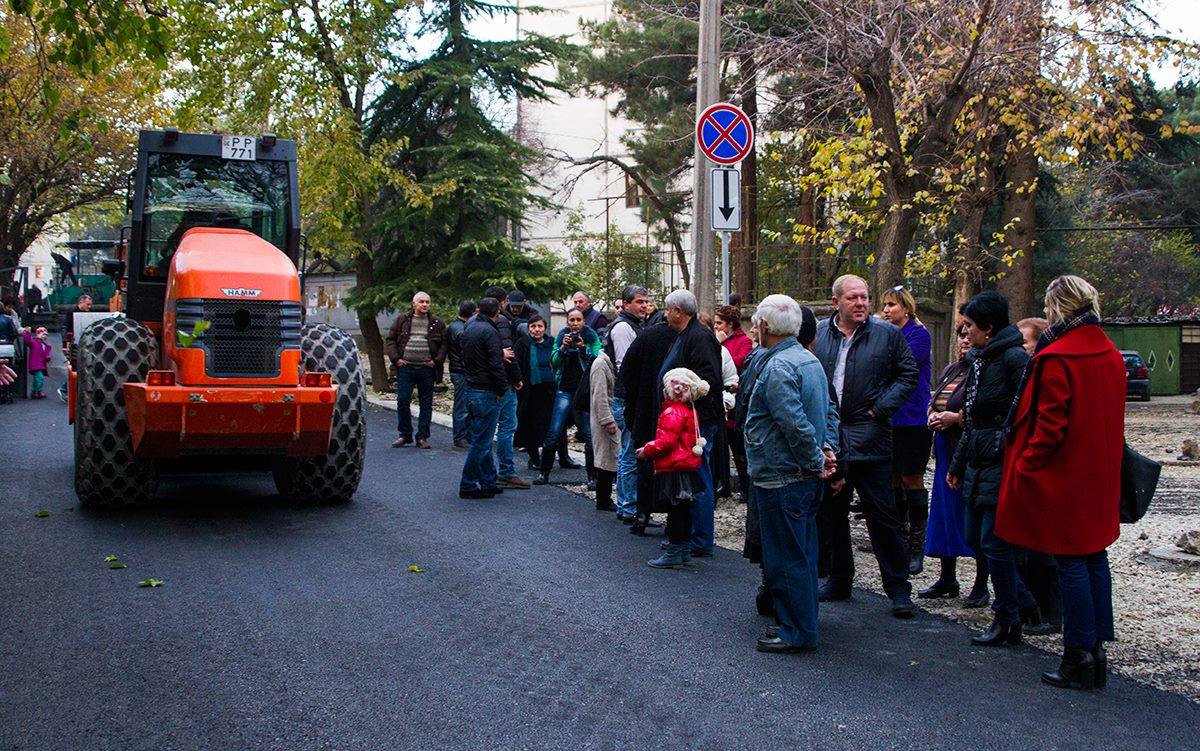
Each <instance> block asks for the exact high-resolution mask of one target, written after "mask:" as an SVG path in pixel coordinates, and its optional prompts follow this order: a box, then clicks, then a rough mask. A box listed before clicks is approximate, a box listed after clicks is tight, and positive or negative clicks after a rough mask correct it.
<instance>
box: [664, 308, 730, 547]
mask: <svg viewBox="0 0 1200 751" xmlns="http://www.w3.org/2000/svg"><path fill="white" fill-rule="evenodd" d="M663 310H664V312H665V315H666V319H667V325H668V326H669V327H671V329H672V330H673V331H675V332H676V333H677V334H678V336H677V337H676V339H675V344H674V345H673V346H672V347H671V351H670V352H668V353H667V357H666V360H665V361H664V362H663V364H662V367H661V369H660V370H659V372H658V380H659V382H660V383H661V382H662V378H663V376H664V375H665V374H666V372H667V371H668V370H671V369H672V368H687V369H689V370H691V371H692V372H693V373H695V374H696V375H698V376H699V377H700V378H701V379H702V380H704V381H707V382H708V395H707V396H705V397H703V398H702V399H700V400H698V401H697V402H696V415H697V417H698V418H699V420H700V435H701V436H703V437H704V439H705V446H704V461H703V462H702V463H701V465H700V472H699V474H700V480H701V481H702V482H703V484H704V492H703V493H700V494H699V495H697V496H696V500H695V504H696V505H695V507H694V508H693V509H692V541H691V546H690V549H689V553H690V554H691V555H693V556H697V557H706V556H711V555H712V554H713V551H714V550H715V541H714V529H713V512H714V511H715V509H716V493H715V492H714V488H713V473H712V448H713V442H714V441H715V440H716V437H717V430H718V429H719V427H720V421H721V420H723V419H725V405H724V403H723V401H722V396H721V395H722V394H723V393H724V382H723V380H722V378H721V343H720V342H718V341H717V336H716V334H714V333H713V332H712V331H710V330H709V329H706V328H705V327H704V326H701V325H700V320H699V318H698V317H697V312H698V306H697V304H696V296H695V295H693V294H692V293H691V292H689V291H687V290H686V289H677V290H675V291H674V292H672V293H671V294H669V295H667V299H666V300H664V301H663Z"/></svg>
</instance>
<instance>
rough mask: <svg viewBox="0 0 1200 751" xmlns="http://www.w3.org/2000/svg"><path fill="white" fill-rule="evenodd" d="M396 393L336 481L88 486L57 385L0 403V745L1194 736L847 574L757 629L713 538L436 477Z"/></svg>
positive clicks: (442, 441) (910, 744)
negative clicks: (328, 484)
mask: <svg viewBox="0 0 1200 751" xmlns="http://www.w3.org/2000/svg"><path fill="white" fill-rule="evenodd" d="M393 419H394V416H393V413H390V412H384V411H382V410H378V409H377V408H372V416H371V422H370V447H369V450H368V457H367V470H366V475H365V477H364V479H363V483H362V486H361V488H360V490H359V493H358V496H357V498H356V500H355V502H354V503H352V504H350V505H347V506H343V507H332V508H329V507H324V508H322V507H318V508H313V507H294V506H288V505H284V504H283V503H281V502H280V500H279V499H278V497H277V496H276V495H275V493H274V488H273V486H272V484H271V482H270V480H269V478H268V477H267V476H265V475H249V476H245V475H235V474H223V473H222V472H221V470H222V468H221V467H219V466H209V465H208V464H206V463H205V462H204V461H202V460H197V461H196V466H195V467H194V469H195V470H196V472H195V473H194V474H192V475H189V476H186V477H181V478H179V479H175V480H172V481H170V482H167V483H164V485H163V487H162V489H161V493H160V498H161V502H160V505H159V506H158V507H157V508H155V509H153V510H151V511H146V512H83V511H80V510H78V509H77V508H76V507H75V498H74V494H73V490H72V461H71V440H70V429H69V427H68V426H67V425H66V424H65V409H64V408H63V405H62V404H61V403H59V402H58V401H57V400H54V399H53V396H52V398H51V399H50V400H46V401H44V402H25V401H18V402H17V403H16V404H14V405H12V406H6V407H0V436H2V438H0V489H2V490H0V534H2V537H0V539H2V540H3V558H2V560H3V566H2V575H0V634H2V635H3V636H2V638H3V642H2V645H0V749H53V750H55V751H60V750H61V751H74V750H76V749H118V750H121V751H124V750H126V749H155V750H160V749H326V748H328V749H471V750H472V751H474V750H476V749H524V748H531V749H534V748H536V749H643V748H646V749H654V748H664V749H680V750H682V749H793V748H811V749H840V748H856V749H886V748H896V749H924V748H929V749H941V748H970V749H1054V748H1064V749H1065V748H1072V749H1074V748H1079V749H1095V748H1112V749H1139V748H1146V749H1151V748H1153V749H1177V748H1185V747H1194V743H1195V739H1196V732H1197V728H1200V706H1197V705H1195V704H1192V703H1189V702H1187V701H1185V700H1184V699H1182V698H1179V697H1177V696H1174V695H1171V694H1166V693H1163V692H1160V691H1157V690H1155V689H1151V688H1148V687H1146V686H1143V685H1141V684H1138V683H1135V682H1133V681H1130V680H1125V679H1120V678H1117V679H1115V680H1113V681H1112V682H1111V683H1110V686H1109V688H1108V689H1107V690H1105V691H1102V692H1096V693H1092V694H1082V693H1077V692H1069V691H1058V690H1054V689H1050V688H1047V687H1043V686H1041V685H1040V684H1039V682H1038V673H1039V671H1040V670H1043V669H1046V668H1047V667H1048V666H1051V665H1053V664H1054V658H1053V657H1052V656H1050V655H1047V654H1045V653H1042V652H1038V651H1036V650H1034V649H1032V648H1028V647H1023V648H1020V649H1012V650H1009V649H1003V650H998V651H995V650H986V649H980V648H971V647H970V646H969V645H968V643H967V638H968V636H969V632H968V631H967V630H966V629H965V628H964V627H962V626H960V625H957V624H954V623H951V622H948V621H945V620H943V619H940V618H937V617H933V616H930V615H927V614H920V615H919V616H918V617H917V618H916V619H914V620H913V621H909V622H900V621H896V620H894V619H893V618H891V617H890V615H888V613H887V610H886V608H885V603H884V601H883V600H882V598H879V597H877V596H873V595H870V594H867V593H864V592H861V591H859V592H856V593H855V597H854V600H852V601H851V602H848V603H835V604H831V605H829V606H828V607H824V608H823V609H822V613H821V628H822V633H821V638H822V641H823V643H822V646H821V648H820V649H819V650H818V651H816V652H814V653H810V654H804V655H792V656H773V655H762V654H758V653H756V652H755V651H754V640H755V637H756V636H757V635H758V634H759V631H760V629H761V628H762V627H763V622H762V620H761V619H759V618H758V617H757V616H756V615H755V613H754V610H753V601H752V594H753V589H754V586H755V584H756V579H757V571H756V570H755V569H754V568H753V567H752V566H750V565H749V564H747V563H746V562H745V561H744V560H742V559H741V558H740V556H738V555H737V554H736V553H733V552H729V551H719V552H718V555H717V557H716V558H715V559H710V560H702V561H697V562H693V563H692V564H691V565H690V566H689V567H688V568H687V569H685V570H683V571H654V570H651V569H649V568H647V567H646V566H645V560H646V559H647V558H648V557H651V556H652V555H653V554H654V553H655V551H656V548H657V546H658V542H659V538H657V537H648V538H634V537H633V536H631V535H629V534H627V533H626V528H625V527H623V526H621V525H619V524H617V523H616V522H615V521H613V520H612V517H611V515H607V514H601V513H597V512H596V511H594V510H592V508H591V504H590V503H589V502H588V501H586V500H584V499H581V498H579V497H578V496H575V495H572V494H570V493H568V492H565V491H563V490H560V489H556V488H543V489H535V490H531V491H512V492H507V493H504V494H503V495H502V496H500V497H498V498H496V499H494V500H491V501H462V500H459V499H458V498H457V494H456V490H457V480H458V474H459V469H460V467H461V463H462V452H460V451H455V450H453V449H448V448H447V444H448V443H449V440H448V436H447V435H446V432H445V431H443V430H441V429H436V430H435V434H434V443H435V448H434V449H433V450H432V451H421V450H417V449H403V450H394V449H391V448H389V446H388V443H389V441H390V440H391V439H392V437H393V435H394V432H393ZM562 474H565V473H562ZM39 509H45V510H47V511H49V513H50V515H49V516H48V517H46V518H37V517H36V516H35V512H37V511H38V510H39ZM108 554H116V555H117V556H119V557H120V559H121V560H122V561H124V562H125V563H126V564H127V565H128V568H126V569H124V570H110V569H109V567H108V565H107V564H106V563H104V562H103V558H104V557H105V556H106V555H108ZM410 566H418V567H420V569H422V570H423V573H412V572H410V571H409V567H410ZM147 577H156V578H159V579H161V580H162V581H163V582H164V585H163V586H162V587H160V588H156V589H142V588H138V587H137V586H136V582H137V581H138V580H140V579H144V578H147Z"/></svg>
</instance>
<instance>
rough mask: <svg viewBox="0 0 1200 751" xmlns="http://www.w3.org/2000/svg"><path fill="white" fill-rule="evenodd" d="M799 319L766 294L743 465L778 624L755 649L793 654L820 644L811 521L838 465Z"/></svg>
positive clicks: (821, 382)
mask: <svg viewBox="0 0 1200 751" xmlns="http://www.w3.org/2000/svg"><path fill="white" fill-rule="evenodd" d="M801 322H802V313H801V310H800V305H799V304H798V303H797V302H796V301H795V300H793V299H792V298H790V297H788V296H787V295H769V296H768V297H766V298H765V299H764V300H763V301H762V302H761V303H759V305H758V310H757V312H755V314H754V327H755V330H756V331H757V333H758V341H759V344H760V346H761V347H762V351H761V352H760V353H759V354H758V355H757V356H756V360H755V369H756V371H757V377H756V378H755V379H754V381H753V382H752V383H750V384H749V385H748V386H747V388H748V389H749V390H750V391H749V394H748V397H747V402H746V426H745V428H744V430H745V436H746V460H747V463H748V465H749V470H750V478H751V481H752V482H753V483H754V494H755V500H756V501H757V504H756V505H757V512H758V520H759V527H760V529H761V534H762V548H763V551H762V552H763V569H764V574H765V579H766V582H767V585H768V586H769V588H770V592H771V600H772V602H773V603H774V611H775V618H776V620H777V621H778V628H777V630H770V631H768V633H767V635H766V636H764V637H762V638H761V639H759V640H758V644H757V649H758V650H759V651H760V652H779V653H783V652H799V651H804V650H809V649H813V648H815V647H816V646H817V641H818V640H817V556H818V550H819V547H818V544H817V521H816V519H817V508H818V507H819V506H820V502H821V495H822V491H823V482H822V481H823V480H824V479H825V478H827V477H829V476H830V475H831V474H832V473H833V471H834V469H835V468H836V467H837V459H836V456H835V454H834V451H833V450H832V449H831V448H830V447H829V436H828V435H827V431H828V430H830V429H832V430H834V431H835V432H836V430H837V422H836V418H834V419H833V420H831V419H830V418H831V416H832V415H834V414H835V413H834V412H833V410H831V409H830V398H829V381H828V380H827V379H826V377H825V371H824V369H823V368H822V367H821V362H820V361H819V360H817V358H816V357H815V356H813V354H812V353H811V352H809V351H808V350H807V349H805V348H804V347H803V346H801V344H800V342H799V340H798V339H797V338H796V337H797V336H798V334H799V333H800V324H801Z"/></svg>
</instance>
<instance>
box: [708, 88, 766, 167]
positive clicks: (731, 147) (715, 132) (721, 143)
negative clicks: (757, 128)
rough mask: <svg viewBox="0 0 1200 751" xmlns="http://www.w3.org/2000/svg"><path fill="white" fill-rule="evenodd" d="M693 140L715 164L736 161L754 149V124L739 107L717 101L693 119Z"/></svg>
mask: <svg viewBox="0 0 1200 751" xmlns="http://www.w3.org/2000/svg"><path fill="white" fill-rule="evenodd" d="M696 143H697V144H698V145H699V146H700V151H702V152H703V153H704V156H706V157H708V158H709V159H711V160H712V161H714V162H716V163H717V164H736V163H737V162H740V161H742V160H743V159H745V158H746V156H747V155H748V154H749V153H750V149H752V148H754V126H753V125H751V124H750V118H748V117H746V113H745V112H742V110H741V108H739V107H737V106H735V105H732V104H730V103H728V102H718V103H716V104H714V105H712V106H710V107H708V108H707V109H705V110H704V111H703V112H701V113H700V117H698V118H697V119H696Z"/></svg>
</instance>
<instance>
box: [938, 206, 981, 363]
mask: <svg viewBox="0 0 1200 751" xmlns="http://www.w3.org/2000/svg"><path fill="white" fill-rule="evenodd" d="M986 195H987V196H990V195H991V192H990V190H989V191H987V192H986ZM988 205H989V201H988V200H986V198H985V197H984V196H978V197H977V199H976V200H973V201H969V202H967V204H966V206H965V207H964V209H963V227H962V246H961V247H962V253H961V255H960V257H959V259H958V264H957V268H956V269H955V270H954V308H953V310H951V319H950V320H951V321H954V320H955V318H956V317H957V316H958V309H959V308H960V307H961V306H962V305H963V303H965V302H966V301H967V300H970V299H971V295H974V294H975V292H976V291H977V290H978V289H979V281H980V279H981V277H982V275H981V273H980V265H979V259H980V258H981V257H982V254H983V247H982V245H983V243H982V235H983V221H984V219H985V218H986V217H987V211H988ZM954 328H955V327H954V326H953V325H952V326H951V327H950V341H949V342H948V350H947V351H948V352H949V354H950V359H949V360H948V361H947V362H955V361H957V360H958V338H957V336H956V335H955V333H954Z"/></svg>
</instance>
